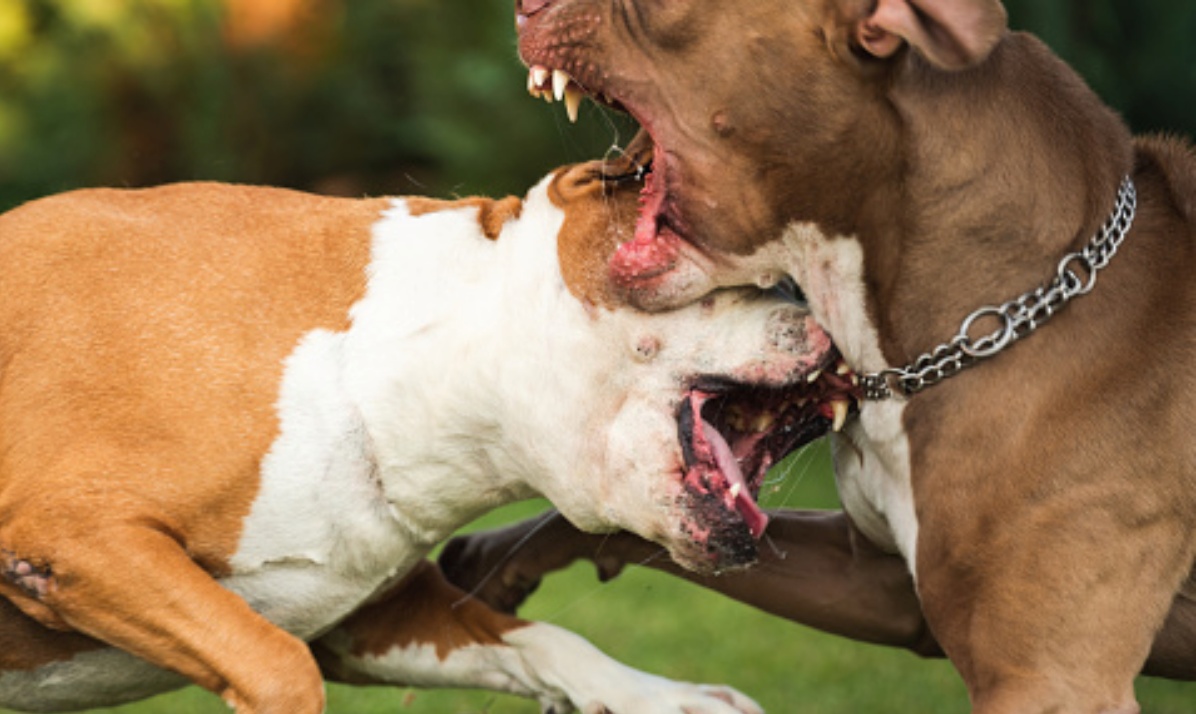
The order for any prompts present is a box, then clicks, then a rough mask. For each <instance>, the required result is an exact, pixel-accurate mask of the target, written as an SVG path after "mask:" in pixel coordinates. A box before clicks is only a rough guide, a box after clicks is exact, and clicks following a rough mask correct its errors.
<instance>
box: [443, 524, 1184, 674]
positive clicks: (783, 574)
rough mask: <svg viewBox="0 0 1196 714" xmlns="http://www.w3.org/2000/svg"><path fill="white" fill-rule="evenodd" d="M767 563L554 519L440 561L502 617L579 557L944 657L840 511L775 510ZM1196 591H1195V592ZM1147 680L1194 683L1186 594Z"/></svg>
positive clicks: (904, 587)
mask: <svg viewBox="0 0 1196 714" xmlns="http://www.w3.org/2000/svg"><path fill="white" fill-rule="evenodd" d="M769 517H770V518H771V522H770V524H769V527H768V530H767V532H766V538H767V539H768V540H769V541H771V543H772V546H773V547H771V548H770V547H768V546H767V545H766V546H765V547H763V548H761V560H760V564H759V565H757V566H756V567H753V568H751V569H749V570H746V571H743V572H738V573H729V574H726V575H723V576H719V577H701V576H697V575H695V574H694V573H691V572H689V571H687V570H684V569H682V568H680V567H679V566H677V565H676V564H675V563H673V562H672V561H671V560H670V559H669V558H668V557H667V555H665V554H664V551H663V550H662V549H661V548H660V547H659V546H657V545H655V544H653V543H650V542H648V541H645V540H642V539H640V538H637V537H636V536H633V535H630V534H627V533H618V534H613V535H609V536H600V535H590V534H586V533H582V532H580V531H578V530H576V529H575V528H573V527H572V526H571V525H569V523H568V522H567V521H566V520H565V519H564V518H562V517H561V516H560V515H559V514H556V513H555V512H553V513H549V514H546V515H544V516H541V517H539V518H536V519H533V520H530V521H526V522H523V523H517V524H514V525H512V526H508V527H506V528H502V529H497V530H494V531H489V532H486V533H477V534H472V535H470V536H465V537H461V538H457V539H454V540H453V541H451V542H450V543H449V544H448V546H447V547H446V548H445V550H444V553H443V554H442V555H441V565H442V567H443V568H444V570H445V573H446V574H447V576H448V577H449V579H450V580H451V581H452V582H454V583H456V584H457V585H459V586H460V587H462V588H465V589H468V590H470V591H471V592H473V593H474V594H475V595H476V596H477V597H479V598H481V599H483V600H485V601H486V602H489V603H491V604H492V605H494V606H495V607H498V608H500V609H503V610H505V611H514V610H515V608H516V607H517V606H518V605H519V604H520V603H521V602H522V601H523V600H524V599H525V598H526V597H527V596H528V595H530V594H531V593H532V592H533V591H534V590H535V588H536V586H537V585H538V584H539V582H540V579H541V578H542V577H543V576H544V575H546V574H548V573H550V572H552V571H555V570H559V569H561V568H564V567H566V566H568V565H569V564H570V563H572V562H573V561H575V560H577V559H587V560H591V561H593V562H594V563H595V564H596V565H597V566H598V572H599V576H600V577H601V578H603V579H604V580H605V579H608V578H611V577H614V576H615V575H617V574H618V572H619V571H620V569H622V568H623V567H624V566H625V565H627V564H629V563H630V564H636V565H644V566H647V567H651V568H654V569H656V570H661V571H664V572H668V573H672V574H674V575H678V576H680V577H683V578H685V579H687V580H690V581H692V582H695V583H697V584H700V585H702V586H704V587H707V588H710V589H712V590H715V591H717V592H720V593H722V594H724V595H727V596H729V597H732V598H734V599H736V600H739V601H741V602H744V603H747V604H749V605H752V606H754V607H757V608H760V609H761V610H764V611H766V612H769V613H772V614H774V615H777V616H779V617H784V618H786V619H790V620H793V621H795V622H800V623H802V624H804V625H808V626H811V627H815V628H818V629H821V630H823V631H826V632H831V633H833V634H838V635H842V636H844V637H849V638H851V639H855V640H861V641H865V642H872V643H876V644H882V645H888V646H892V647H902V648H906V649H910V650H912V651H914V652H917V653H918V654H921V655H923V656H942V649H941V648H940V647H939V645H938V643H937V641H936V640H935V638H934V636H933V634H932V633H931V632H930V630H929V628H928V627H927V625H926V621H925V618H924V615H923V613H922V609H921V603H920V601H919V599H918V596H917V593H916V592H915V590H914V583H913V579H912V578H911V577H910V575H909V571H908V567H907V565H906V562H905V560H904V559H902V558H900V557H898V556H894V555H889V554H887V553H884V552H881V551H879V550H878V549H877V548H876V547H875V546H873V545H871V544H870V543H869V542H868V541H867V540H866V539H865V538H864V537H863V536H862V535H860V534H859V532H858V531H856V530H855V528H854V527H852V525H851V521H850V519H849V518H848V517H847V516H846V515H845V514H844V513H842V512H840V511H773V512H770V513H769ZM1192 590H1193V592H1196V586H1194V587H1193V588H1192ZM1143 673H1144V674H1149V675H1156V676H1163V677H1171V678H1175V679H1196V600H1193V599H1192V597H1186V596H1184V595H1182V594H1181V595H1179V596H1177V597H1176V598H1175V600H1174V602H1173V603H1172V606H1171V612H1170V614H1169V616H1168V618H1167V621H1166V624H1165V625H1164V627H1163V630H1162V631H1161V632H1160V633H1159V634H1158V636H1157V638H1156V640H1155V643H1154V646H1153V649H1152V651H1151V654H1150V658H1149V659H1148V660H1147V662H1146V666H1145V668H1144V669H1143Z"/></svg>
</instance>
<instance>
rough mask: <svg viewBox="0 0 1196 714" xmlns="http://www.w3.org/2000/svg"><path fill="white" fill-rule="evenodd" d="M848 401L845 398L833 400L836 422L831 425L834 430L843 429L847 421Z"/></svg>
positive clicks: (832, 407) (832, 405)
mask: <svg viewBox="0 0 1196 714" xmlns="http://www.w3.org/2000/svg"><path fill="white" fill-rule="evenodd" d="M847 407H848V404H847V402H845V401H843V400H835V401H833V402H831V409H832V410H833V411H834V412H835V423H834V424H832V425H831V429H833V430H834V431H836V432H838V431H842V430H843V425H844V424H846V423H847Z"/></svg>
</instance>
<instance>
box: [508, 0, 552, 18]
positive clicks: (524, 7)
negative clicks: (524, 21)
mask: <svg viewBox="0 0 1196 714" xmlns="http://www.w3.org/2000/svg"><path fill="white" fill-rule="evenodd" d="M551 4H552V0H515V11H516V12H517V13H519V14H520V15H522V16H524V17H527V16H530V15H535V14H536V13H537V12H540V11H541V10H543V9H544V8H545V7H548V6H549V5H551Z"/></svg>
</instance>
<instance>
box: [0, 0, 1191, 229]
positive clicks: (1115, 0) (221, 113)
mask: <svg viewBox="0 0 1196 714" xmlns="http://www.w3.org/2000/svg"><path fill="white" fill-rule="evenodd" d="M513 4H514V3H513V0H2V1H0V209H6V208H9V207H12V206H13V205H16V204H17V203H20V202H22V201H25V200H28V199H30V198H33V197H36V196H40V195H44V194H47V193H53V192H57V191H62V190H64V189H68V188H73V187H78V186H91V185H108V186H143V185H147V184H155V183H161V182H165V181H176V180H186V179H219V180H226V181H238V182H251V183H268V184H274V185H282V186H290V187H296V188H304V189H310V190H315V191H320V192H327V193H337V194H348V195H360V194H371V195H379V194H407V193H417V192H418V193H431V194H435V195H438V196H450V195H454V194H456V195H467V194H473V193H490V194H494V193H502V194H505V193H522V192H523V191H524V190H525V189H526V188H527V187H528V186H529V185H530V184H531V182H533V181H534V180H535V179H537V178H539V177H540V176H541V175H542V174H543V173H545V172H546V170H547V169H548V168H549V167H551V166H554V165H556V164H559V163H563V162H565V161H572V160H577V159H584V158H592V157H594V156H596V155H598V154H600V153H601V152H602V151H604V150H605V149H606V148H608V147H609V146H610V145H611V144H613V143H622V144H625V143H626V142H627V140H628V139H629V138H630V136H629V135H630V133H631V129H630V128H629V127H628V125H627V124H626V122H625V121H623V120H622V119H620V118H617V117H614V116H613V115H610V114H609V113H603V112H601V111H600V110H599V109H598V108H597V107H595V106H594V105H592V104H589V103H587V104H586V106H585V108H584V110H583V115H582V121H581V123H580V126H579V127H571V126H568V125H567V123H566V122H565V120H564V110H563V108H562V107H561V106H560V105H559V104H558V105H555V106H553V107H548V106H544V105H542V104H539V103H537V102H534V101H532V100H530V98H529V97H528V96H527V95H526V94H525V93H524V92H523V91H522V88H523V86H524V81H525V77H526V74H525V72H524V70H522V68H521V66H520V64H519V62H518V61H517V59H516V56H515V49H514V30H513V24H514V23H513V19H512V15H513V13H512V6H513ZM1006 4H1007V5H1008V6H1009V8H1010V12H1011V15H1012V22H1013V25H1014V26H1015V27H1020V28H1030V29H1033V30H1034V31H1036V32H1037V33H1039V34H1040V35H1041V36H1043V37H1044V38H1045V39H1046V40H1047V41H1048V43H1049V44H1051V45H1052V46H1053V47H1054V48H1055V49H1056V51H1058V52H1059V53H1060V54H1061V55H1063V57H1064V58H1065V59H1067V60H1068V61H1070V62H1071V63H1072V64H1073V65H1075V66H1076V67H1077V68H1078V69H1079V70H1080V72H1081V73H1082V74H1083V75H1084V76H1085V77H1086V78H1087V79H1088V80H1089V82H1090V83H1091V84H1092V85H1093V86H1094V87H1095V88H1096V90H1097V91H1098V92H1099V93H1100V94H1101V95H1102V96H1103V97H1104V98H1105V99H1106V101H1108V102H1109V103H1110V104H1112V105H1113V106H1115V107H1117V108H1118V109H1119V110H1121V111H1122V112H1123V113H1124V115H1125V117H1126V118H1127V119H1128V121H1129V122H1130V124H1131V125H1132V126H1133V127H1134V129H1135V130H1136V131H1140V132H1141V131H1150V130H1159V129H1168V130H1173V131H1178V132H1183V133H1186V134H1189V135H1192V134H1196V42H1194V41H1193V39H1194V38H1196V4H1193V3H1191V2H1190V1H1188V0H1144V1H1138V2H1134V1H1133V0H1055V1H1053V2H1040V1H1038V0H1013V1H1012V2H1008V3H1006Z"/></svg>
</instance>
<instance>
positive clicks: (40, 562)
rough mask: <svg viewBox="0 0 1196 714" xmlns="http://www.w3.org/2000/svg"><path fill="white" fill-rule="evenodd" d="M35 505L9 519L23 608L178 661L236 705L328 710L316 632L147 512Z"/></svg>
mask: <svg viewBox="0 0 1196 714" xmlns="http://www.w3.org/2000/svg"><path fill="white" fill-rule="evenodd" d="M30 512H35V513H37V515H36V516H33V515H28V516H24V517H17V518H13V519H9V520H8V521H7V522H5V523H4V524H3V527H2V528H0V542H3V543H4V547H5V549H6V550H7V551H9V554H11V557H8V560H9V561H13V562H15V563H16V564H15V565H13V564H12V563H10V566H11V567H7V570H8V571H10V572H9V574H8V577H7V582H8V585H7V587H6V588H5V593H6V594H8V595H10V596H11V595H13V594H14V593H15V594H16V597H12V598H11V599H12V600H13V602H14V603H15V604H17V605H18V606H19V607H20V608H21V609H22V610H23V611H25V612H26V613H28V614H29V615H31V616H32V617H34V618H35V619H38V620H39V621H44V620H48V623H47V622H43V624H50V625H54V626H62V625H65V626H67V627H69V628H71V629H73V630H75V631H77V632H80V633H83V634H86V635H88V636H90V637H93V638H95V639H96V640H100V641H102V642H104V643H107V644H110V645H112V646H114V647H116V648H119V649H121V650H124V651H126V652H128V653H131V654H133V655H136V656H137V657H139V658H141V659H143V660H145V661H146V662H149V663H150V664H153V665H156V666H157V667H160V668H163V669H167V670H172V671H174V672H177V673H179V674H181V675H183V676H185V677H186V678H188V679H190V680H191V681H193V682H195V683H196V684H199V685H200V686H202V687H204V688H206V689H208V690H211V691H212V692H215V693H217V694H218V695H220V696H221V697H223V698H224V700H225V701H226V702H228V703H229V704H230V705H232V706H234V707H235V708H236V710H237V712H238V714H319V712H322V711H323V709H324V688H323V680H322V679H321V677H320V672H319V669H318V667H317V666H316V663H315V661H314V659H313V658H312V656H311V653H310V651H309V650H308V648H307V646H306V644H305V643H303V642H302V641H300V640H299V639H297V638H295V637H292V636H291V635H289V634H287V633H286V632H284V631H282V630H281V629H278V628H277V627H275V626H273V625H272V624H270V623H269V622H268V621H266V620H265V618H263V617H261V616H260V615H258V614H257V613H255V612H254V611H253V610H252V609H251V608H250V607H249V605H248V604H247V603H246V602H245V601H244V600H243V599H241V598H240V597H238V596H237V595H236V594H234V593H232V592H230V591H228V590H226V589H225V588H223V587H222V586H221V585H220V584H219V583H218V582H217V581H216V580H215V579H213V578H212V576H211V575H209V574H208V573H207V572H205V571H204V570H203V569H202V568H201V567H199V566H198V565H197V564H196V563H195V562H193V561H192V560H191V558H190V557H189V556H188V554H187V552H186V550H185V548H184V547H183V545H182V544H181V543H180V542H178V541H177V540H176V539H175V538H173V537H171V535H169V534H168V529H167V528H166V527H164V526H162V525H161V524H160V523H155V522H154V521H153V519H152V518H149V517H146V518H140V519H129V520H128V521H124V520H118V519H115V517H114V516H108V517H105V518H104V519H103V521H102V522H101V523H99V524H96V523H95V521H94V519H92V520H91V521H90V522H89V521H87V520H86V519H82V518H73V519H72V518H70V517H69V515H66V514H56V515H48V514H47V512H46V511H45V510H41V509H28V510H26V511H24V513H30ZM49 534H53V537H52V538H51V537H49ZM7 555H8V554H6V556H7ZM14 557H15V559H16V560H15V561H14ZM21 563H26V564H28V565H27V566H21V565H20V564H21ZM47 612H48V613H52V617H47V616H46V613H47Z"/></svg>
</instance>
